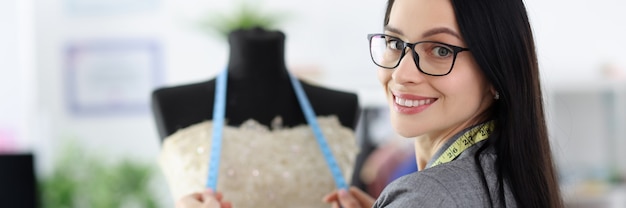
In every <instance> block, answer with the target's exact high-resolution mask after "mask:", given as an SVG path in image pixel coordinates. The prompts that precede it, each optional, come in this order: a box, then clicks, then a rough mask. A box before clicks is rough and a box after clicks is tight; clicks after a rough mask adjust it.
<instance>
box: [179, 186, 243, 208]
mask: <svg viewBox="0 0 626 208" xmlns="http://www.w3.org/2000/svg"><path fill="white" fill-rule="evenodd" d="M223 199H224V197H223V196H222V193H220V192H217V193H214V192H213V190H210V189H208V190H206V191H203V192H196V193H193V194H189V195H187V196H184V197H183V198H181V199H179V200H178V201H177V202H176V208H232V207H233V206H232V204H231V203H230V202H227V201H223Z"/></svg>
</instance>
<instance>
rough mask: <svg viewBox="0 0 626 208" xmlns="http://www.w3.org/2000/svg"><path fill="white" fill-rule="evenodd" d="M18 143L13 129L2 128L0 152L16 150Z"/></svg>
mask: <svg viewBox="0 0 626 208" xmlns="http://www.w3.org/2000/svg"><path fill="white" fill-rule="evenodd" d="M16 148H17V145H16V143H15V135H14V134H13V132H12V131H10V130H6V129H0V153H6V152H15V150H16Z"/></svg>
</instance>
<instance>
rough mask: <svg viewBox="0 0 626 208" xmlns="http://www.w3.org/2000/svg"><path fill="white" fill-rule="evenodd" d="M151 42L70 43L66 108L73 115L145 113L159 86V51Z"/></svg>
mask: <svg viewBox="0 0 626 208" xmlns="http://www.w3.org/2000/svg"><path fill="white" fill-rule="evenodd" d="M159 45H160V44H159V43H158V42H157V41H154V40H144V39H141V40H137V39H128V40H95V41H74V42H71V43H69V44H68V46H67V47H66V52H65V54H66V57H65V58H66V67H65V73H64V74H65V82H64V83H65V89H66V100H67V105H68V108H69V110H70V112H71V113H72V114H75V115H110V114H134V113H145V112H148V111H149V101H150V94H151V92H152V90H153V89H155V88H156V87H157V86H158V85H160V84H161V82H162V79H163V78H162V77H163V76H162V75H163V74H162V73H163V69H162V64H161V63H162V55H161V47H160V46H159Z"/></svg>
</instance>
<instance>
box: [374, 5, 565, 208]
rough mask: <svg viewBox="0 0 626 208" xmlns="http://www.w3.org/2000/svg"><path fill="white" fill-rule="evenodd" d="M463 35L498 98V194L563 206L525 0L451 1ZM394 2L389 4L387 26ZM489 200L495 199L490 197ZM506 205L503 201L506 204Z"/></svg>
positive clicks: (492, 143)
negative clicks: (508, 191) (506, 190)
mask: <svg viewBox="0 0 626 208" xmlns="http://www.w3.org/2000/svg"><path fill="white" fill-rule="evenodd" d="M451 2H452V7H453V8H454V12H455V15H456V20H457V23H458V25H459V29H460V32H461V36H462V37H463V39H464V40H465V43H466V44H467V46H468V48H470V50H471V51H470V52H471V53H472V55H473V56H474V58H475V60H476V63H477V64H478V66H479V67H480V70H481V71H482V72H483V74H484V75H485V77H486V78H487V80H489V82H490V83H491V84H492V85H493V87H494V88H495V89H496V90H497V91H498V93H499V94H500V99H499V100H497V101H496V102H494V104H493V106H491V109H490V110H491V112H492V113H491V115H492V119H493V120H495V123H496V130H495V131H494V132H493V134H492V137H491V138H493V139H490V140H489V145H490V146H493V147H494V149H495V151H496V154H497V155H498V157H497V159H496V162H495V163H496V164H495V166H496V168H497V175H498V178H499V187H500V188H499V189H500V190H499V191H500V193H501V194H500V195H501V196H503V195H504V194H503V193H504V192H503V190H502V186H503V183H508V185H509V186H510V188H511V191H512V193H513V195H514V196H515V201H516V203H517V205H518V206H519V207H552V208H554V207H563V201H562V199H561V195H560V191H559V186H558V181H557V178H556V170H555V167H554V162H553V160H552V153H551V150H550V143H549V141H548V133H547V128H546V122H545V118H544V109H543V100H542V93H541V86H540V83H539V66H538V64H537V54H536V52H535V45H534V40H533V34H532V30H531V28H530V23H529V21H528V16H527V14H526V8H525V6H524V3H523V2H522V0H509V1H503V0H478V1H466V0H451ZM393 3H394V0H389V3H388V5H387V10H386V14H385V22H384V25H387V24H388V23H389V14H390V12H391V7H392V6H393ZM490 197H491V196H490ZM501 200H502V202H503V200H504V199H502V198H501Z"/></svg>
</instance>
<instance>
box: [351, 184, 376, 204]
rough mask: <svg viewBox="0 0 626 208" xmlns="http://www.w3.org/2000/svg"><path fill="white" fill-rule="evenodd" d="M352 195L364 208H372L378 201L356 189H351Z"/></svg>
mask: <svg viewBox="0 0 626 208" xmlns="http://www.w3.org/2000/svg"><path fill="white" fill-rule="evenodd" d="M350 194H351V195H352V196H354V198H356V199H357V201H359V202H360V204H361V206H362V207H372V205H374V202H376V199H374V197H372V196H370V195H369V194H367V193H365V192H364V191H362V190H361V189H358V188H356V187H350Z"/></svg>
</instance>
